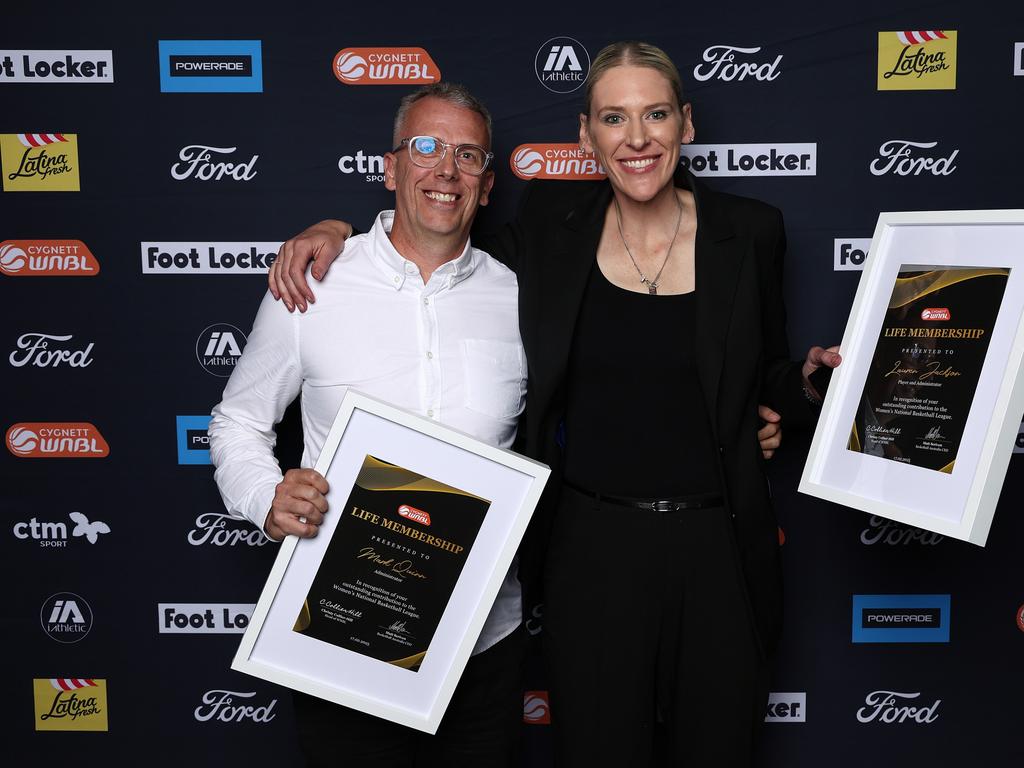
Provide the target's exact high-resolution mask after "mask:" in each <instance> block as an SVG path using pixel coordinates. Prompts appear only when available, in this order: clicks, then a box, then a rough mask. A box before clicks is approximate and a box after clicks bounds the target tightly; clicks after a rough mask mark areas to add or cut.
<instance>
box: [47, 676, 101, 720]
mask: <svg viewBox="0 0 1024 768" xmlns="http://www.w3.org/2000/svg"><path fill="white" fill-rule="evenodd" d="M32 692H33V699H34V700H35V712H36V730H37V731H105V730H107V681H106V680H103V679H100V678H97V677H88V678H84V677H52V678H48V679H46V678H44V679H39V678H36V679H35V680H33V681H32Z"/></svg>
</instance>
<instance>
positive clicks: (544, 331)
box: [478, 169, 816, 654]
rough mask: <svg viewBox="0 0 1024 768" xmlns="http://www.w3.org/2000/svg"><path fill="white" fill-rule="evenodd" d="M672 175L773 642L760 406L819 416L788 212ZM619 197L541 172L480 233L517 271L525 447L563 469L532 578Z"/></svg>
mask: <svg viewBox="0 0 1024 768" xmlns="http://www.w3.org/2000/svg"><path fill="white" fill-rule="evenodd" d="M675 183H676V186H679V187H684V188H687V189H690V190H692V191H693V194H694V197H695V199H696V207H697V235H696V294H697V295H696V299H697V318H696V328H695V329H694V332H695V333H696V360H697V371H698V378H699V381H700V385H701V389H702V391H703V394H704V405H705V407H706V409H707V413H708V414H709V415H710V416H711V418H710V419H709V421H710V423H711V426H712V430H713V435H714V439H715V443H716V444H717V445H718V452H719V467H720V474H721V481H722V482H721V485H722V488H724V489H725V493H726V503H727V505H728V508H729V511H730V513H731V515H732V518H733V521H734V526H733V527H734V531H735V542H736V547H737V553H738V557H739V561H740V562H741V564H742V568H743V572H744V575H745V582H746V586H747V595H748V605H749V608H750V610H751V611H752V614H753V619H754V624H755V626H756V628H757V631H758V635H759V641H760V643H761V649H762V652H764V653H766V654H767V653H771V651H772V650H773V649H774V647H775V645H776V641H777V638H778V634H779V629H780V626H781V614H782V604H781V600H782V597H781V589H780V586H781V585H780V573H779V558H778V549H779V545H778V527H777V523H776V522H775V515H774V513H773V511H772V508H771V500H770V490H769V485H768V481H767V478H766V476H765V472H764V459H763V458H762V455H761V450H760V446H759V444H758V440H757V430H758V427H759V420H758V416H757V406H758V404H759V403H765V404H767V405H770V406H771V407H772V408H774V409H775V410H776V411H778V412H779V413H780V414H781V415H782V418H783V424H784V425H785V427H786V428H794V427H797V426H799V425H801V424H807V423H810V422H811V421H812V420H813V418H814V417H815V415H816V409H815V408H814V407H813V406H812V405H811V404H810V403H809V402H808V401H807V399H806V398H805V397H804V395H803V393H802V386H803V385H802V379H801V375H800V363H799V362H793V361H791V360H790V358H789V346H788V343H787V341H786V331H785V317H786V315H785V308H784V306H783V298H782V261H783V254H784V251H785V246H786V239H785V232H784V230H783V224H782V215H781V213H780V212H779V211H778V209H776V208H773V207H772V206H769V205H766V204H765V203H761V202H758V201H757V200H751V199H749V198H744V197H738V196H736V195H730V194H724V193H720V192H715V191H714V190H711V189H709V188H707V187H705V186H704V185H703V184H701V183H700V182H698V181H697V180H696V179H695V178H694V177H693V176H692V175H691V174H689V173H688V172H686V171H684V170H682V169H680V170H679V172H678V173H677V174H676V179H675ZM611 196H612V191H611V185H610V184H609V183H608V182H607V181H595V182H562V181H548V182H538V181H533V182H530V184H529V185H528V187H527V190H526V192H525V193H524V195H523V198H522V200H521V202H520V208H519V213H518V215H517V217H516V219H515V221H514V222H512V223H511V224H509V225H508V226H507V227H506V228H505V229H504V230H503V231H502V232H501V233H499V234H498V235H496V236H493V237H490V238H486V237H485V238H481V239H479V240H478V244H479V245H480V246H481V247H482V248H484V250H487V251H488V252H489V253H491V254H492V255H493V256H494V257H495V258H497V259H499V260H501V261H502V262H504V263H505V264H507V265H508V266H509V267H510V268H512V269H513V270H514V271H515V272H516V274H517V276H518V280H519V324H520V330H521V335H522V339H523V344H524V346H525V348H526V357H527V363H528V365H529V385H528V394H527V405H526V413H525V414H524V419H523V421H521V422H520V426H519V439H518V442H517V448H518V449H519V450H521V451H522V452H524V453H526V454H527V455H529V456H533V457H535V458H537V459H538V460H540V461H543V462H545V463H546V464H549V465H550V466H551V467H552V469H553V470H554V472H553V475H552V478H553V479H552V482H550V483H549V484H548V488H547V489H546V490H545V494H544V497H543V499H542V502H541V505H540V507H539V508H538V511H537V513H536V514H535V516H534V521H533V523H531V526H530V530H529V532H528V533H527V538H526V539H525V540H524V546H523V548H522V550H521V561H522V565H523V567H522V570H521V576H522V577H523V580H524V583H525V585H526V587H527V589H530V588H531V585H532V584H535V583H536V582H537V581H538V580H539V578H538V577H539V573H540V571H541V565H542V563H543V556H544V549H545V544H546V542H547V540H548V537H549V532H550V524H551V518H552V516H553V510H554V506H555V503H556V501H557V495H558V490H559V486H560V484H559V482H558V481H557V479H558V478H559V477H560V476H561V472H560V470H561V466H560V465H561V451H560V449H559V447H558V444H557V442H556V434H557V432H558V429H559V425H560V424H561V422H562V419H563V417H564V413H565V398H566V368H567V363H568V359H569V350H570V346H571V344H572V339H573V331H574V328H575V324H576V318H577V316H578V314H579V309H580V304H581V302H582V299H583V293H584V289H585V286H586V283H587V278H588V276H589V273H590V270H591V268H592V265H593V264H594V260H595V259H596V256H597V246H598V241H599V240H600V236H601V230H602V227H603V223H604V216H605V212H606V210H607V208H608V205H610V204H611ZM621 407H624V408H628V407H632V406H631V404H630V403H622V404H621Z"/></svg>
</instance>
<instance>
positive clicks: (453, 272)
mask: <svg viewBox="0 0 1024 768" xmlns="http://www.w3.org/2000/svg"><path fill="white" fill-rule="evenodd" d="M394 222H395V212H394V211H381V212H380V213H379V214H377V218H376V220H375V221H374V222H373V229H371V230H370V237H371V239H372V243H373V255H374V258H375V259H376V261H377V263H378V264H379V265H380V266H381V267H382V268H383V271H384V273H385V275H386V276H387V280H388V282H389V283H390V284H391V285H393V286H394V288H395V290H400V289H401V288H402V286H403V285H404V284H405V281H406V279H407V278H409V277H415V276H417V275H419V273H420V268H419V267H418V266H416V264H414V263H413V262H411V261H409V260H408V259H406V258H405V257H404V256H402V254H400V253H399V252H398V251H397V250H396V249H395V246H394V245H393V244H392V242H391V238H390V237H388V233H389V232H390V231H391V227H392V225H393V224H394ZM476 266H477V259H476V255H475V253H474V250H473V246H472V243H470V241H469V239H468V238H467V239H466V247H465V248H463V249H462V253H461V254H459V256H458V257H457V258H454V259H452V260H451V261H446V262H445V263H444V264H442V265H441V266H440V267H438V268H437V269H435V270H434V274H432V275H431V276H430V282H431V283H433V282H435V281H439V282H440V285H441V286H443V287H446V288H451V287H452V286H454V285H456V284H457V283H460V282H462V281H463V280H465V279H466V278H467V277H469V276H470V275H471V274H472V273H473V270H474V269H476Z"/></svg>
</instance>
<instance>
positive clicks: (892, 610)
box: [853, 595, 950, 643]
mask: <svg viewBox="0 0 1024 768" xmlns="http://www.w3.org/2000/svg"><path fill="white" fill-rule="evenodd" d="M949 601H950V598H949V595H854V596H853V642H855V643H948V642H949Z"/></svg>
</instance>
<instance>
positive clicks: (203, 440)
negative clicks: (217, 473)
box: [175, 416, 210, 464]
mask: <svg viewBox="0 0 1024 768" xmlns="http://www.w3.org/2000/svg"><path fill="white" fill-rule="evenodd" d="M175 418H176V419H177V422H178V463H179V464H209V463H210V436H209V434H207V429H209V427H210V417H209V416H176V417H175Z"/></svg>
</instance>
